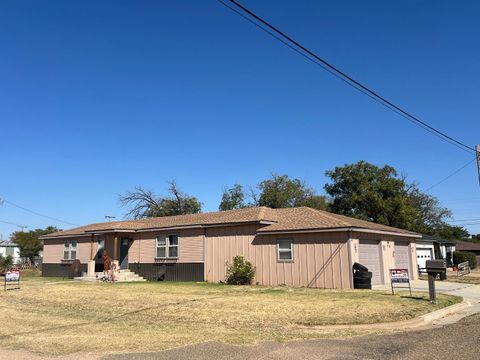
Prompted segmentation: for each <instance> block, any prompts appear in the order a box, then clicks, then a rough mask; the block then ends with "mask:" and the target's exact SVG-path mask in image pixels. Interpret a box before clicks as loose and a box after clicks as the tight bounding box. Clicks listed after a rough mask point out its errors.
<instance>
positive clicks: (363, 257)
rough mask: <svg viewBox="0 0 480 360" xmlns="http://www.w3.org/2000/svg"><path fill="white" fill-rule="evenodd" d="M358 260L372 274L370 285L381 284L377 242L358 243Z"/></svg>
mask: <svg viewBox="0 0 480 360" xmlns="http://www.w3.org/2000/svg"><path fill="white" fill-rule="evenodd" d="M358 260H359V262H360V264H362V265H365V266H366V267H367V268H368V271H371V272H372V284H373V285H378V284H381V283H382V266H381V259H380V246H379V245H378V241H360V245H359V248H358Z"/></svg>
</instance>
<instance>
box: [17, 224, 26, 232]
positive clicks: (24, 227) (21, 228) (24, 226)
mask: <svg viewBox="0 0 480 360" xmlns="http://www.w3.org/2000/svg"><path fill="white" fill-rule="evenodd" d="M18 227H19V228H20V231H21V232H23V229H26V228H27V227H28V226H27V225H18Z"/></svg>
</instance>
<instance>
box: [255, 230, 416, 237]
mask: <svg viewBox="0 0 480 360" xmlns="http://www.w3.org/2000/svg"><path fill="white" fill-rule="evenodd" d="M342 231H353V232H361V233H369V234H383V235H393V236H401V237H409V238H421V237H422V235H419V234H403V233H397V232H393V231H382V230H369V229H362V228H354V227H349V228H329V229H307V230H283V231H257V232H256V234H257V235H282V234H299V233H300V234H303V233H319V232H322V233H323V232H325V233H329V232H342Z"/></svg>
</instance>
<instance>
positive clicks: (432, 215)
mask: <svg viewBox="0 0 480 360" xmlns="http://www.w3.org/2000/svg"><path fill="white" fill-rule="evenodd" d="M407 197H408V200H409V203H410V205H411V206H413V208H414V209H415V210H416V217H415V220H414V224H413V226H412V230H413V231H417V232H420V233H423V234H429V235H440V234H439V233H438V231H440V230H443V232H444V234H446V233H448V232H449V231H450V232H451V233H452V235H453V234H454V233H455V229H454V227H453V226H450V225H448V224H446V223H445V219H447V218H450V217H451V216H452V212H451V211H450V210H449V209H447V208H444V207H442V206H441V205H440V201H439V200H438V199H437V198H436V197H434V196H432V195H429V194H425V193H422V192H421V191H420V189H419V188H418V186H417V185H416V184H412V185H410V186H407ZM449 228H450V229H449ZM457 228H458V227H457ZM457 234H460V233H457ZM467 235H468V233H467ZM462 236H463V235H462ZM444 238H450V237H444Z"/></svg>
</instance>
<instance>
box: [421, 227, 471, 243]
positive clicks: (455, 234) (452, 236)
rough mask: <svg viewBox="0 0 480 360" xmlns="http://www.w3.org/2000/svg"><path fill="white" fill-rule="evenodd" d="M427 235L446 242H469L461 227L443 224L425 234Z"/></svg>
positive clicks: (466, 233) (466, 232)
mask: <svg viewBox="0 0 480 360" xmlns="http://www.w3.org/2000/svg"><path fill="white" fill-rule="evenodd" d="M426 234H429V235H437V236H438V237H439V238H441V239H446V240H465V241H468V240H469V236H470V234H469V233H468V231H467V230H465V228H463V227H461V226H452V225H449V224H446V223H444V224H443V225H439V226H438V227H435V228H433V229H430V230H429V231H427V232H426Z"/></svg>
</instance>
